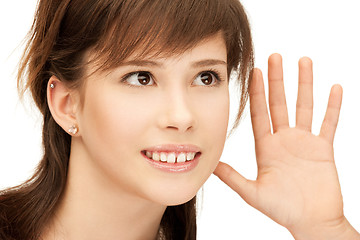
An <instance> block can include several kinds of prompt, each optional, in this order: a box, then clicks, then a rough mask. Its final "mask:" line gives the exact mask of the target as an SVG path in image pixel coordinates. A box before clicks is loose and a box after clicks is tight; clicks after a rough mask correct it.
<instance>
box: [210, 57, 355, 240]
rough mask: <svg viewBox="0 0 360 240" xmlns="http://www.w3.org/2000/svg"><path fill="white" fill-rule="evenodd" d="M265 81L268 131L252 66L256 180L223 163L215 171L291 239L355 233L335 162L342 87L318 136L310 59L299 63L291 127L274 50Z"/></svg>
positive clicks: (331, 101)
mask: <svg viewBox="0 0 360 240" xmlns="http://www.w3.org/2000/svg"><path fill="white" fill-rule="evenodd" d="M268 79H269V109H270V115H271V123H272V129H273V130H271V123H270V118H269V114H268V111H267V104H266V99H265V92H264V83H263V78H262V74H261V71H260V70H258V69H255V70H254V73H253V79H252V83H251V87H250V111H251V120H252V126H253V132H254V138H255V150H256V160H257V165H258V176H257V179H256V180H255V181H252V180H247V179H245V178H244V177H243V176H241V175H240V174H239V173H238V172H236V171H235V170H234V169H233V168H232V167H230V166H229V165H227V164H225V163H222V162H220V163H219V164H218V166H217V168H216V170H215V172H214V174H215V175H217V176H218V177H219V178H220V179H221V180H222V181H224V182H225V183H226V184H227V185H229V186H230V187H231V188H232V189H233V190H234V191H236V192H237V193H238V194H239V195H240V196H241V197H242V198H243V199H244V200H245V201H246V202H247V203H248V204H250V205H251V206H253V207H255V208H256V209H258V210H259V211H261V212H262V213H264V214H266V215H267V216H269V217H270V218H271V219H273V220H274V221H276V222H277V223H279V224H281V225H282V226H284V227H286V228H287V229H288V230H289V231H290V232H291V233H292V234H293V236H294V237H295V238H296V239H331V238H329V235H328V234H331V235H330V236H335V237H340V235H341V236H343V234H344V232H348V231H350V229H351V231H355V230H354V229H352V227H351V225H350V224H349V223H348V222H347V220H346V218H345V217H344V213H343V200H342V195H341V191H340V185H339V180H338V176H337V171H336V166H335V162H334V151H333V140H334V135H335V130H336V127H337V122H338V118H339V113H340V107H341V100H342V88H341V86H339V85H334V86H333V87H332V89H331V92H330V97H329V102H328V107H327V111H326V114H325V118H324V121H323V123H322V127H321V130H320V134H319V135H314V134H312V133H311V125H312V115H313V79H312V62H311V60H310V59H309V58H302V59H300V61H299V88H298V99H297V104H296V127H294V128H290V127H289V120H288V112H287V106H286V98H285V93H284V83H283V71H282V59H281V56H280V55H279V54H273V55H272V56H270V58H269V72H268ZM333 230H334V232H332V231H333ZM335 230H336V231H335ZM355 232H356V231H355ZM344 236H345V235H344ZM334 239H346V238H334ZM352 239H353V238H352Z"/></svg>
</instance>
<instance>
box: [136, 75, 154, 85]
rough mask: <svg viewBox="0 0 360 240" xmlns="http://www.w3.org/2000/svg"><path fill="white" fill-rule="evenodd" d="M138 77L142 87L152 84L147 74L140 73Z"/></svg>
mask: <svg viewBox="0 0 360 240" xmlns="http://www.w3.org/2000/svg"><path fill="white" fill-rule="evenodd" d="M137 77H138V81H139V83H140V84H141V85H148V84H149V83H150V82H151V76H150V75H149V74H148V73H146V72H140V73H138V76H137Z"/></svg>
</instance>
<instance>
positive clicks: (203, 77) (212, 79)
mask: <svg viewBox="0 0 360 240" xmlns="http://www.w3.org/2000/svg"><path fill="white" fill-rule="evenodd" d="M217 81H218V80H217V77H216V76H215V75H214V74H213V73H211V72H203V73H201V74H199V75H198V76H197V77H196V79H195V81H194V83H193V84H194V85H202V86H210V85H215V84H216V83H217Z"/></svg>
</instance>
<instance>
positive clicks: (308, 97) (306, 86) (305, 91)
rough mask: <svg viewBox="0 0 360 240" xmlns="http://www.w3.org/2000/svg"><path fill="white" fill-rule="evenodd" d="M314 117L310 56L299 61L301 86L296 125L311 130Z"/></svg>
mask: <svg viewBox="0 0 360 240" xmlns="http://www.w3.org/2000/svg"><path fill="white" fill-rule="evenodd" d="M312 118H313V70H312V61H311V59H310V58H307V57H304V58H301V59H300V61H299V88H298V98H297V102H296V127H298V128H301V129H304V130H306V131H310V132H311V125H312Z"/></svg>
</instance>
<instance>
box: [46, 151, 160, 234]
mask: <svg viewBox="0 0 360 240" xmlns="http://www.w3.org/2000/svg"><path fill="white" fill-rule="evenodd" d="M84 161H86V159H84V158H83V157H82V156H81V154H78V153H77V152H76V151H72V153H71V156H70V161H69V170H68V178H67V179H68V180H67V185H66V188H65V191H64V195H63V198H62V200H61V202H60V203H59V206H58V208H57V211H56V213H55V214H54V218H53V221H52V223H51V224H50V225H49V227H47V228H46V232H45V233H44V236H43V238H42V239H44V240H63V239H66V240H75V239H76V240H83V239H84V240H85V239H86V240H92V239H109V240H113V239H114V240H115V239H134V240H135V239H136V240H137V239H146V240H155V239H156V238H157V235H158V230H159V226H160V221H161V218H162V215H163V214H164V211H165V209H166V206H163V205H160V204H156V203H154V202H151V201H149V200H146V199H144V198H141V197H139V196H137V195H136V194H133V193H131V192H129V191H126V190H124V189H119V187H117V186H116V184H114V183H113V182H111V181H110V180H108V179H104V178H102V179H101V178H99V177H98V175H97V174H96V173H95V172H94V171H93V170H92V169H91V167H84V166H88V165H89V163H87V164H85V163H84ZM87 161H88V160H87Z"/></svg>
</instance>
